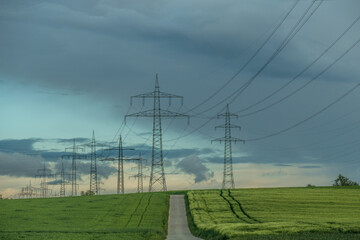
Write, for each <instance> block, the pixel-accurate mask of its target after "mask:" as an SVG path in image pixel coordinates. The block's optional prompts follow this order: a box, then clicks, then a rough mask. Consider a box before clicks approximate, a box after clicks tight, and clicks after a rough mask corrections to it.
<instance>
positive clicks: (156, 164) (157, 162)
mask: <svg viewBox="0 0 360 240" xmlns="http://www.w3.org/2000/svg"><path fill="white" fill-rule="evenodd" d="M133 98H142V100H143V105H144V102H145V99H146V98H151V99H153V101H154V107H153V109H150V110H146V111H142V112H138V113H133V114H129V115H126V116H125V122H126V118H127V117H152V118H153V142H152V158H151V174H150V183H149V192H153V191H166V190H167V188H166V181H165V173H164V160H163V152H162V129H161V119H162V118H187V119H188V121H189V116H188V115H185V114H181V113H177V112H172V111H168V110H163V109H161V107H160V100H161V99H162V98H167V99H169V105H170V104H171V99H172V98H180V99H181V105H182V104H183V97H182V96H177V95H173V94H169V93H165V92H160V87H159V80H158V75H157V74H156V80H155V90H154V91H153V92H150V93H144V94H140V95H136V96H132V97H131V98H130V104H132V99H133Z"/></svg>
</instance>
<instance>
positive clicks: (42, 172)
mask: <svg viewBox="0 0 360 240" xmlns="http://www.w3.org/2000/svg"><path fill="white" fill-rule="evenodd" d="M37 173H38V174H37V175H35V178H41V184H40V186H41V187H40V188H41V197H42V198H46V197H47V196H48V195H49V192H50V191H51V190H50V189H49V188H48V185H47V179H48V178H52V177H54V175H53V174H51V170H50V169H49V168H46V166H45V160H44V166H43V168H40V169H38V170H37Z"/></svg>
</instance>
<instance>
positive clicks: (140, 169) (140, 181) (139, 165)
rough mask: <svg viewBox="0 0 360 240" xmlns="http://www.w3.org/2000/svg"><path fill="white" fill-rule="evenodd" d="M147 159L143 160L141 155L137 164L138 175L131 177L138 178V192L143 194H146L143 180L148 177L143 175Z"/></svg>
mask: <svg viewBox="0 0 360 240" xmlns="http://www.w3.org/2000/svg"><path fill="white" fill-rule="evenodd" d="M144 160H145V159H143V158H141V154H139V159H138V162H137V170H138V172H137V174H135V175H133V176H130V177H133V178H135V179H136V178H137V180H138V182H137V192H138V193H142V192H144V181H143V179H144V178H146V177H147V176H146V175H144V173H143V169H144V167H143V161H144Z"/></svg>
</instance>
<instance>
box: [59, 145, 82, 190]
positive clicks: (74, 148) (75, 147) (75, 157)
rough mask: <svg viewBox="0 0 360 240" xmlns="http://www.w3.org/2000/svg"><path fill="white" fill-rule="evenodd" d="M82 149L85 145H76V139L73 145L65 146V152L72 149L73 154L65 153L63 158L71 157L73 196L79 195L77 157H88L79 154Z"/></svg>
mask: <svg viewBox="0 0 360 240" xmlns="http://www.w3.org/2000/svg"><path fill="white" fill-rule="evenodd" d="M79 150H81V151H82V152H84V147H79V146H76V142H75V139H74V140H73V146H72V147H68V148H65V152H67V151H71V152H72V154H67V155H63V156H62V159H64V158H71V159H72V162H71V196H77V187H78V185H77V183H76V179H77V176H76V160H77V159H86V158H87V157H86V155H81V154H78V151H79Z"/></svg>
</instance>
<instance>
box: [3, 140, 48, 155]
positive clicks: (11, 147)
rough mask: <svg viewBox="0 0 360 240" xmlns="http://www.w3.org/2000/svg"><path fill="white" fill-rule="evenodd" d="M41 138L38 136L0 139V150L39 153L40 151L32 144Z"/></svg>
mask: <svg viewBox="0 0 360 240" xmlns="http://www.w3.org/2000/svg"><path fill="white" fill-rule="evenodd" d="M41 140H42V139H39V138H30V139H5V140H0V152H6V153H24V154H39V153H40V151H36V150H34V148H33V145H34V144H35V143H37V142H39V141H41Z"/></svg>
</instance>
